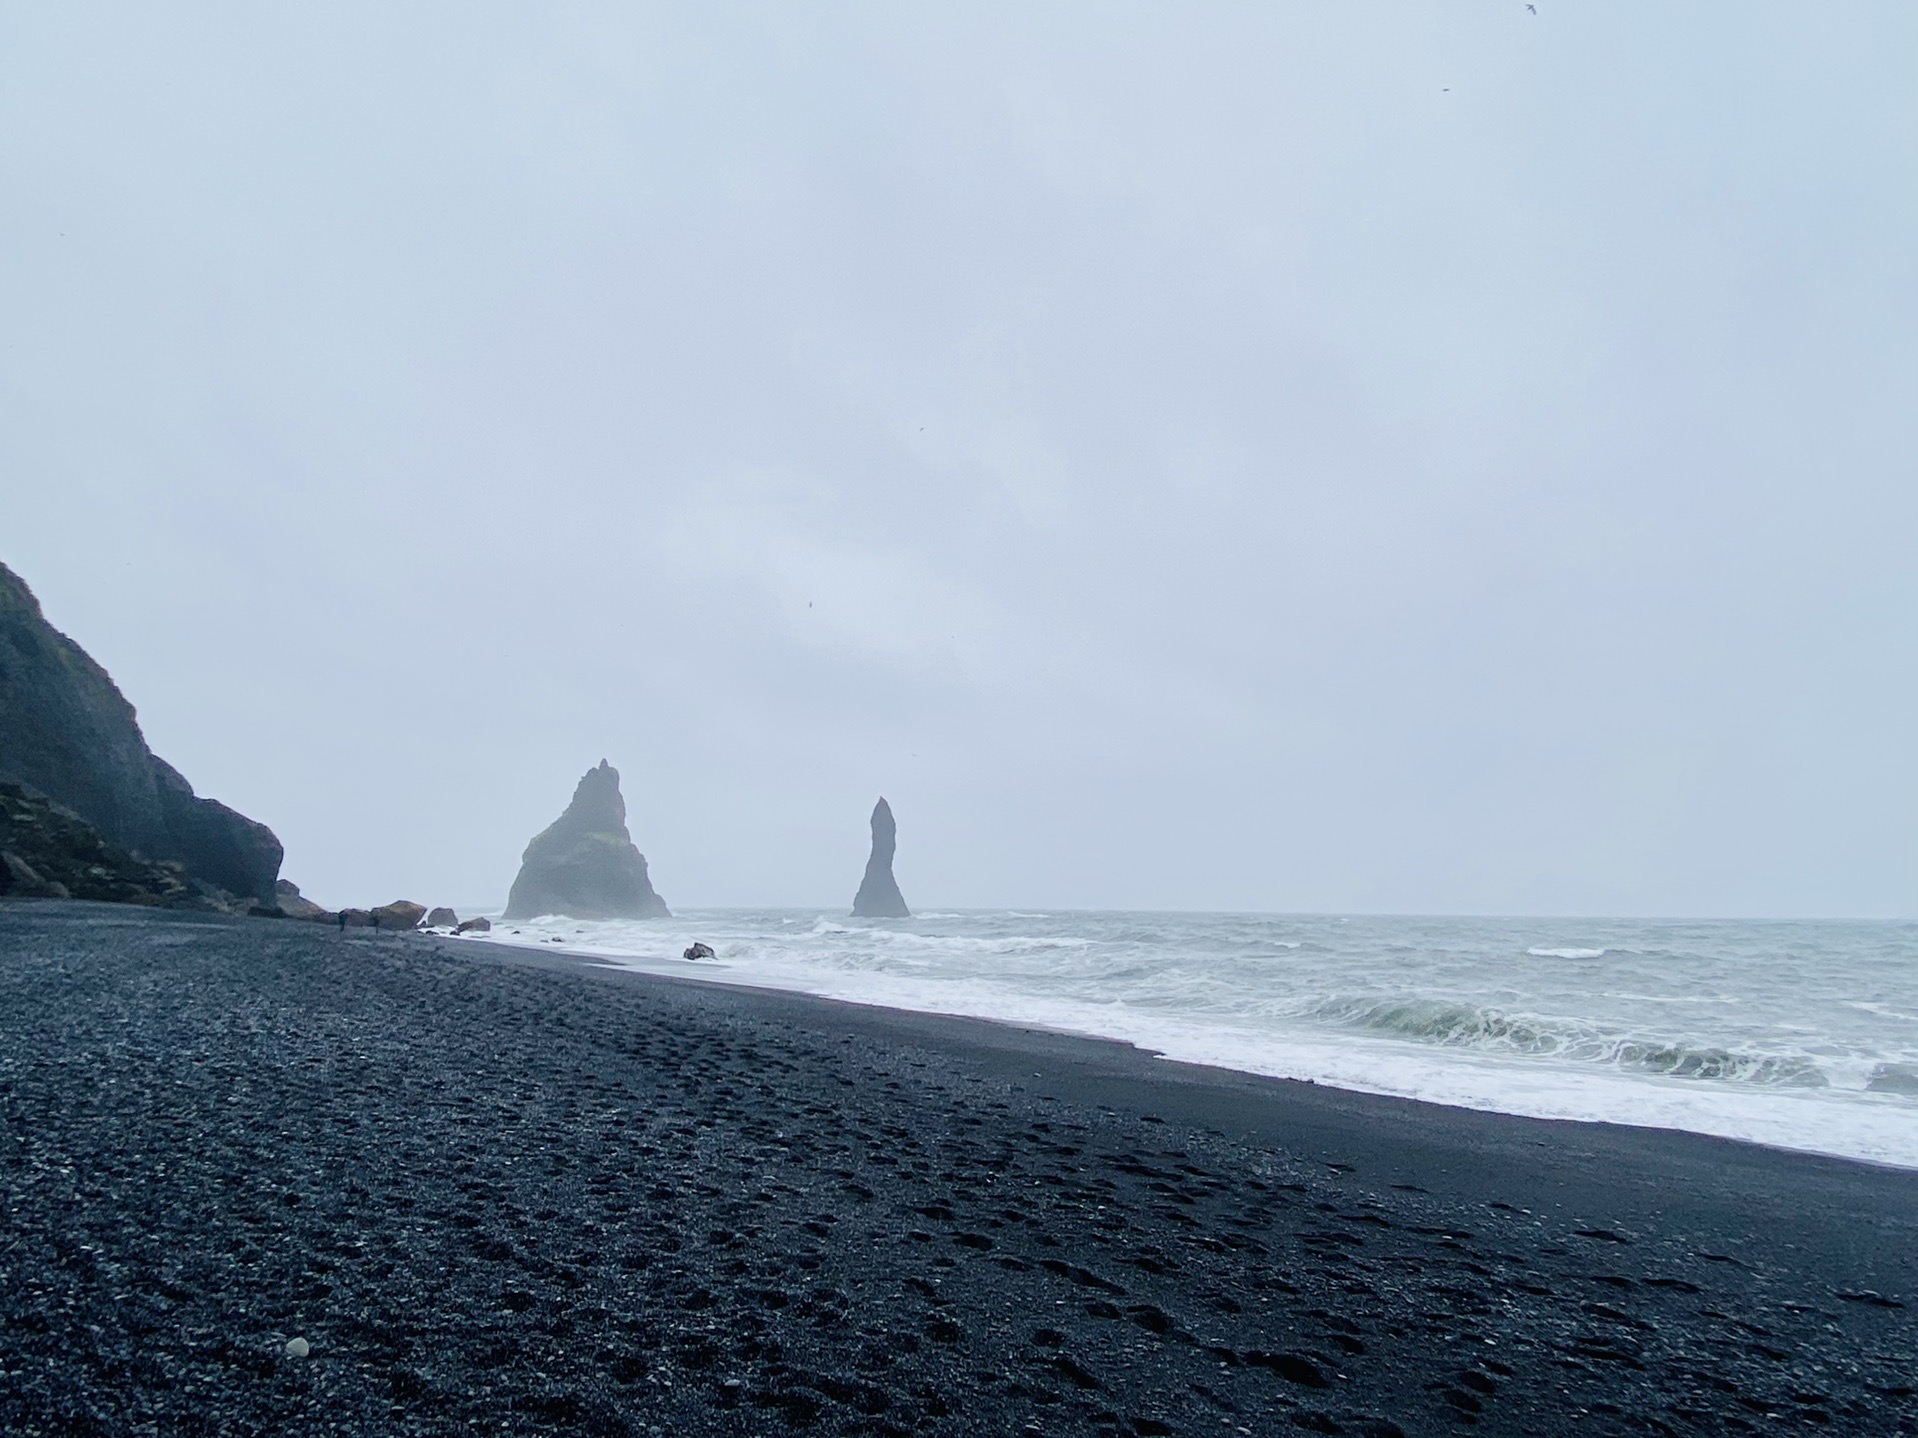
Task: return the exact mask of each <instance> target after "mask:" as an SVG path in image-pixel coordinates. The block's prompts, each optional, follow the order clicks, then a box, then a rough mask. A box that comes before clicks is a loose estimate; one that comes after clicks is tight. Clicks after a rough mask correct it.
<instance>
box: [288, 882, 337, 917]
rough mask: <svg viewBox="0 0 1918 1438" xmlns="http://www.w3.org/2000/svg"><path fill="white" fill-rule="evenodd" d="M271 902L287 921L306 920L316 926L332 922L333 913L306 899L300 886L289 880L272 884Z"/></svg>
mask: <svg viewBox="0 0 1918 1438" xmlns="http://www.w3.org/2000/svg"><path fill="white" fill-rule="evenodd" d="M273 902H274V904H275V906H276V907H278V909H279V911H280V912H281V913H282V914H285V915H286V916H287V918H289V919H307V920H310V921H311V922H313V923H316V924H330V923H332V922H333V911H332V910H331V909H323V908H321V907H320V906H319V905H318V904H316V903H314V902H313V901H312V900H311V899H309V898H307V897H306V896H305V895H304V894H302V893H301V892H300V886H299V885H298V884H296V883H294V882H292V880H290V879H279V880H276V881H275V882H274V885H273Z"/></svg>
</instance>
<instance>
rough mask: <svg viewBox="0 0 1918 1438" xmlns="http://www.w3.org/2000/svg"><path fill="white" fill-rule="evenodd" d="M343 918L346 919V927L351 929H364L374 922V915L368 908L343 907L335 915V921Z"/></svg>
mask: <svg viewBox="0 0 1918 1438" xmlns="http://www.w3.org/2000/svg"><path fill="white" fill-rule="evenodd" d="M341 919H344V920H345V921H346V924H345V927H347V928H349V929H364V928H366V927H367V926H368V925H370V924H371V923H372V922H373V915H372V913H371V912H370V911H369V910H366V909H341V910H340V911H339V913H338V914H336V915H334V921H335V922H336V923H337V922H338V921H339V920H341Z"/></svg>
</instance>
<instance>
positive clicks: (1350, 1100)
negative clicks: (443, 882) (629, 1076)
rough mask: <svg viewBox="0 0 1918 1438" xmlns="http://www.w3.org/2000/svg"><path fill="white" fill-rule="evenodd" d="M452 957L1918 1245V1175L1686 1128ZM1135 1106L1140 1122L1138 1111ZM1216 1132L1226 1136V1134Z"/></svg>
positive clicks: (1037, 1028) (511, 955)
mask: <svg viewBox="0 0 1918 1438" xmlns="http://www.w3.org/2000/svg"><path fill="white" fill-rule="evenodd" d="M442 942H444V943H445V944H447V945H448V946H449V947H452V948H454V949H455V950H456V951H458V952H463V951H464V950H465V949H467V948H470V947H481V948H484V949H486V950H488V951H489V953H488V954H487V956H486V959H485V960H484V961H485V962H492V963H497V964H501V965H504V966H509V967H511V966H524V967H527V968H532V969H536V970H542V971H546V972H554V973H575V974H579V975H581V976H585V977H592V978H595V979H599V980H601V981H605V982H610V983H615V984H625V983H632V984H637V985H641V986H644V985H648V984H661V985H666V986H672V987H690V988H694V989H716V990H720V991H722V992H724V993H726V994H731V995H738V996H740V1002H741V1007H742V1008H744V1009H746V1010H749V1011H750V1010H752V1009H754V1008H756V1007H760V1006H762V1005H763V1008H764V1010H765V1011H767V1012H773V1013H781V1012H802V1013H803V1012H816V1013H817V1014H819V1015H820V1016H821V1017H822V1019H823V1020H824V1021H825V1022H827V1023H830V1024H833V1025H835V1026H839V1027H843V1028H845V1029H848V1030H851V1031H853V1032H856V1033H862V1034H867V1035H871V1036H873V1037H876V1038H880V1039H893V1040H897V1039H900V1038H903V1037H906V1036H910V1037H911V1040H912V1041H913V1042H914V1043H916V1044H919V1045H923V1046H925V1047H928V1048H932V1049H937V1050H939V1051H941V1052H944V1053H947V1054H949V1055H951V1056H953V1057H955V1058H958V1057H963V1058H965V1059H967V1060H969V1061H971V1062H972V1063H973V1064H974V1065H976V1066H977V1068H978V1069H979V1071H980V1072H982V1073H989V1074H991V1075H993V1076H994V1077H996V1078H998V1079H999V1080H1001V1081H1004V1082H1008V1083H1013V1082H1020V1083H1023V1081H1024V1080H1025V1079H1026V1078H1027V1077H1031V1078H1032V1079H1033V1080H1035V1082H1033V1083H1032V1084H1031V1085H1029V1087H1030V1088H1031V1089H1032V1091H1034V1092H1035V1093H1044V1092H1046V1091H1047V1090H1048V1089H1052V1090H1058V1091H1060V1092H1059V1093H1058V1094H1057V1095H1055V1097H1065V1096H1066V1095H1067V1093H1068V1092H1069V1093H1070V1095H1071V1097H1072V1098H1073V1099H1074V1100H1075V1101H1080V1102H1084V1101H1087V1100H1088V1099H1089V1098H1091V1097H1092V1096H1093V1095H1095V1094H1096V1095H1098V1099H1095V1100H1094V1101H1095V1102H1096V1101H1099V1100H1103V1099H1112V1098H1117V1097H1121V1096H1123V1095H1124V1094H1125V1093H1127V1092H1128V1091H1134V1092H1136V1091H1137V1090H1141V1089H1142V1090H1144V1091H1145V1092H1147V1093H1152V1094H1155V1095H1157V1097H1156V1098H1155V1100H1154V1103H1155V1104H1156V1107H1157V1109H1158V1110H1160V1111H1163V1112H1162V1114H1161V1116H1164V1115H1165V1114H1169V1113H1171V1112H1173V1111H1176V1112H1178V1113H1179V1114H1180V1115H1181V1116H1182V1121H1183V1122H1186V1123H1188V1124H1193V1125H1196V1126H1199V1127H1202V1128H1210V1129H1215V1130H1217V1131H1220V1132H1223V1133H1225V1134H1227V1135H1229V1136H1231V1137H1233V1138H1235V1139H1238V1140H1239V1141H1243V1142H1252V1143H1258V1144H1262V1145H1265V1146H1267V1147H1271V1148H1282V1149H1284V1150H1285V1151H1286V1152H1287V1153H1288V1154H1291V1155H1293V1156H1295V1157H1301V1158H1305V1159H1307V1160H1310V1161H1317V1162H1329V1163H1335V1164H1346V1163H1348V1162H1349V1160H1350V1155H1351V1154H1352V1153H1354V1152H1357V1151H1359V1150H1361V1149H1364V1150H1367V1151H1369V1156H1370V1158H1371V1162H1372V1164H1373V1166H1374V1168H1375V1171H1376V1169H1379V1168H1382V1169H1384V1170H1385V1171H1386V1173H1387V1181H1388V1182H1394V1183H1396V1182H1407V1181H1412V1180H1413V1179H1415V1178H1416V1179H1417V1180H1419V1181H1421V1182H1422V1183H1424V1184H1441V1185H1442V1184H1445V1183H1446V1182H1447V1181H1448V1179H1447V1177H1446V1176H1447V1175H1448V1174H1451V1175H1458V1176H1459V1177H1458V1179H1457V1182H1458V1183H1459V1189H1458V1192H1459V1193H1460V1195H1461V1196H1465V1195H1468V1194H1469V1193H1470V1192H1473V1191H1476V1187H1477V1186H1478V1185H1480V1184H1482V1183H1483V1182H1484V1181H1485V1169H1486V1167H1488V1166H1489V1165H1492V1164H1494V1163H1503V1162H1506V1161H1507V1160H1510V1159H1512V1158H1514V1157H1515V1156H1516V1155H1517V1154H1518V1153H1519V1151H1520V1150H1522V1149H1526V1148H1531V1149H1536V1150H1539V1151H1541V1153H1543V1154H1549V1155H1552V1159H1551V1160H1550V1161H1547V1162H1546V1163H1545V1165H1544V1167H1545V1168H1546V1169H1547V1170H1549V1171H1550V1172H1552V1173H1554V1174H1561V1175H1562V1174H1563V1172H1564V1169H1565V1167H1566V1165H1564V1164H1563V1163H1561V1162H1558V1161H1556V1160H1557V1157H1558V1154H1559V1153H1569V1154H1571V1155H1574V1156H1575V1158H1574V1160H1573V1162H1574V1163H1575V1164H1577V1165H1584V1164H1588V1163H1594V1162H1599V1163H1603V1164H1605V1165H1607V1166H1608V1167H1609V1168H1610V1169H1611V1181H1613V1182H1628V1181H1629V1182H1633V1183H1637V1184H1639V1185H1641V1186H1643V1185H1646V1184H1647V1183H1648V1182H1649V1180H1648V1177H1647V1176H1648V1175H1656V1176H1657V1177H1656V1187H1657V1189H1658V1203H1659V1204H1660V1205H1661V1206H1662V1207H1666V1208H1669V1205H1670V1201H1671V1195H1670V1194H1669V1193H1668V1192H1666V1191H1665V1188H1666V1185H1668V1184H1669V1182H1670V1179H1671V1175H1673V1174H1674V1173H1680V1172H1684V1173H1690V1174H1703V1173H1711V1174H1722V1173H1725V1172H1731V1173H1737V1174H1740V1175H1745V1176H1749V1175H1753V1174H1762V1173H1766V1172H1769V1171H1771V1170H1772V1169H1773V1167H1774V1166H1775V1165H1785V1166H1787V1167H1788V1169H1789V1170H1790V1171H1791V1173H1792V1174H1793V1175H1794V1180H1795V1181H1802V1182H1805V1183H1808V1184H1811V1185H1814V1186H1821V1187H1822V1186H1825V1185H1831V1186H1833V1187H1835V1188H1843V1187H1845V1186H1846V1185H1847V1184H1848V1183H1849V1182H1850V1181H1851V1180H1850V1178H1848V1177H1847V1176H1848V1175H1874V1176H1876V1180H1877V1181H1878V1182H1881V1183H1882V1184H1883V1185H1884V1189H1885V1197H1886V1199H1887V1200H1888V1203H1889V1205H1890V1209H1891V1211H1892V1212H1894V1213H1895V1212H1896V1211H1897V1209H1898V1207H1899V1205H1900V1203H1901V1202H1902V1203H1908V1204H1910V1205H1911V1208H1910V1212H1909V1215H1908V1216H1909V1217H1910V1218H1911V1219H1912V1220H1913V1222H1914V1229H1913V1232H1914V1234H1918V1169H1911V1168H1905V1167H1902V1166H1900V1165H1896V1164H1887V1163H1878V1162H1874V1161H1872V1160H1870V1159H1862V1158H1854V1157H1851V1156H1848V1155H1843V1154H1828V1153H1818V1152H1813V1151H1809V1150H1805V1149H1792V1148H1784V1147H1781V1146H1778V1145H1773V1144H1763V1143H1756V1142H1753V1141H1751V1140H1749V1139H1738V1138H1726V1137H1722V1136H1719V1135H1716V1134H1705V1133H1699V1132H1697V1131H1695V1130H1691V1129H1677V1128H1659V1127H1654V1126H1650V1125H1639V1124H1621V1123H1612V1122H1609V1121H1606V1120H1602V1119H1562V1118H1534V1117H1530V1116H1528V1115H1524V1114H1513V1113H1507V1112H1504V1111H1502V1110H1498V1109H1478V1108H1467V1107H1464V1106H1462V1105H1454V1104H1444V1103H1436V1102H1432V1101H1430V1100H1426V1099H1416V1098H1407V1097H1405V1096H1403V1095H1398V1094H1384V1093H1372V1092H1368V1091H1366V1090H1363V1089H1350V1088H1343V1087H1340V1086H1337V1085H1334V1084H1326V1083H1316V1082H1313V1081H1312V1080H1309V1079H1292V1078H1279V1077H1274V1076H1272V1075H1268V1074H1259V1073H1253V1072H1250V1071H1248V1070H1244V1069H1234V1068H1226V1067H1223V1066H1220V1065H1214V1064H1197V1063H1190V1062H1187V1061H1185V1060H1182V1059H1174V1058H1167V1057H1165V1056H1164V1055H1163V1054H1161V1053H1158V1052H1156V1051H1154V1050H1151V1049H1146V1048H1142V1047H1140V1046H1138V1045H1136V1044H1133V1043H1130V1042H1128V1041H1127V1040H1125V1039H1115V1038H1109V1037H1106V1036H1104V1035H1100V1034H1086V1033H1074V1032H1070V1031H1067V1030H1061V1029H1055V1028H1049V1027H1046V1026H1043V1025H1024V1024H1018V1023H1014V1022H1012V1021H1010V1020H1005V1019H993V1018H981V1017H978V1016H975V1015H969V1014H944V1013H938V1012H933V1011H929V1010H922V1009H903V1008H893V1007H890V1006H888V1005H884V1004H868V1003H861V1002H859V1001H857V1000H854V999H839V998H829V997H826V996H823V995H819V994H809V993H806V992H804V991H803V990H797V989H781V988H773V987H770V986H765V985H759V984H743V983H728V982H726V981H725V980H723V979H719V978H716V977H714V978H709V977H705V976H702V975H699V974H696V973H686V974H678V973H671V972H665V973H655V972H652V971H648V970H640V969H632V968H627V967H625V966H623V965H621V964H618V963H613V962H607V961H605V960H603V959H601V958H597V957H594V956H589V955H585V954H568V953H564V952H555V951H553V950H552V949H550V948H542V949H534V948H531V947H530V946H522V945H518V944H508V943H503V942H500V941H497V940H492V939H477V940H474V939H460V940H443V941H442ZM660 962H662V963H668V962H672V961H671V960H660ZM681 962H685V961H681ZM686 967H687V968H689V969H691V968H694V967H695V965H693V964H692V963H687V964H686ZM1029 1062H1036V1063H1039V1064H1041V1065H1042V1067H1041V1068H1039V1069H1038V1070H1036V1071H1035V1070H1031V1069H1028V1068H1027V1064H1028V1063H1029ZM1132 1106H1133V1107H1135V1108H1137V1107H1139V1104H1138V1102H1137V1101H1136V1099H1135V1100H1134V1101H1133V1103H1132ZM1220 1125H1227V1127H1224V1128H1220V1127H1219V1126H1220ZM1367 1127H1369V1128H1371V1129H1373V1130H1374V1131H1375V1132H1376V1133H1377V1134H1378V1135H1379V1137H1373V1136H1372V1135H1364V1136H1361V1131H1362V1129H1363V1128H1367ZM1527 1157H1528V1158H1531V1159H1533V1160H1534V1162H1537V1161H1538V1159H1539V1155H1538V1154H1531V1155H1527ZM1583 1178H1584V1176H1583V1175H1581V1179H1583ZM1501 1181H1502V1182H1504V1183H1506V1184H1507V1185H1518V1186H1520V1187H1521V1188H1522V1189H1523V1190H1524V1191H1526V1192H1529V1193H1531V1194H1532V1195H1533V1197H1534V1198H1536V1199H1538V1201H1540V1202H1552V1201H1554V1200H1553V1199H1552V1198H1550V1197H1548V1196H1547V1195H1549V1194H1552V1193H1554V1192H1557V1193H1559V1194H1560V1196H1561V1197H1562V1196H1563V1194H1564V1193H1565V1192H1566V1191H1569V1188H1570V1187H1571V1186H1572V1180H1571V1179H1570V1178H1566V1177H1559V1178H1554V1179H1550V1180H1547V1179H1544V1178H1543V1177H1542V1176H1536V1177H1535V1176H1533V1175H1530V1174H1528V1173H1526V1172H1523V1171H1521V1172H1508V1173H1507V1174H1505V1175H1503V1176H1502V1180H1501ZM1864 1181H1866V1182H1871V1180H1864ZM1533 1185H1536V1186H1533ZM1432 1191H1434V1192H1436V1191H1439V1190H1437V1189H1433V1190H1432ZM1754 1197H1755V1195H1754ZM1799 1201H1800V1200H1799V1198H1798V1196H1797V1195H1796V1194H1794V1195H1793V1197H1792V1199H1791V1201H1790V1203H1787V1204H1780V1205H1779V1206H1778V1208H1777V1210H1776V1212H1775V1217H1776V1218H1777V1219H1778V1220H1779V1221H1782V1222H1786V1223H1791V1222H1793V1221H1794V1220H1793V1218H1792V1212H1793V1211H1794V1210H1795V1207H1796V1205H1797V1204H1798V1203H1799ZM1908 1281H1909V1282H1910V1283H1912V1284H1913V1285H1914V1286H1918V1252H1915V1253H1914V1254H1913V1261H1912V1271H1911V1273H1910V1276H1909V1280H1908Z"/></svg>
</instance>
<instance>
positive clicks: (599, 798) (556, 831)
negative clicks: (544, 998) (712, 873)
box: [506, 759, 672, 919]
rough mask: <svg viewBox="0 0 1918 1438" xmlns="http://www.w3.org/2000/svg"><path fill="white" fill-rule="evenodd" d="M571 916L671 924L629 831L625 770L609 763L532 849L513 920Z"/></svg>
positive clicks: (517, 888) (582, 784) (511, 901)
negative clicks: (623, 788) (623, 793)
mask: <svg viewBox="0 0 1918 1438" xmlns="http://www.w3.org/2000/svg"><path fill="white" fill-rule="evenodd" d="M539 914H564V915H566V916H567V917H568V918H572V919H669V918H671V917H672V914H671V912H670V911H669V910H668V909H667V907H666V901H665V900H664V899H662V898H660V897H659V895H658V894H656V893H654V892H653V883H652V880H651V879H649V878H648V877H647V875H646V856H645V855H644V854H642V853H640V852H639V850H638V849H637V848H635V847H634V846H633V836H632V835H631V834H629V833H627V832H626V801H625V800H624V799H623V798H621V797H620V793H619V770H617V769H615V768H614V767H613V766H612V765H610V764H608V763H607V762H606V761H605V760H604V759H601V760H600V761H599V767H598V768H597V769H588V770H587V771H586V777H585V778H583V779H581V780H580V781H579V787H578V788H577V789H575V790H573V802H572V803H570V804H568V805H567V806H566V812H565V813H564V814H561V815H560V816H559V818H557V819H555V820H554V821H553V822H552V824H551V825H550V826H548V827H547V828H546V829H544V830H542V831H541V832H540V833H539V834H538V835H536V836H535V837H534V839H533V842H532V843H530V844H528V845H527V846H526V854H525V856H524V857H523V858H522V859H521V860H520V866H519V877H518V878H517V879H515V880H513V892H512V893H511V894H510V895H509V896H508V897H507V900H506V917H507V918H509V919H530V918H533V917H535V916H536V915H539Z"/></svg>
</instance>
